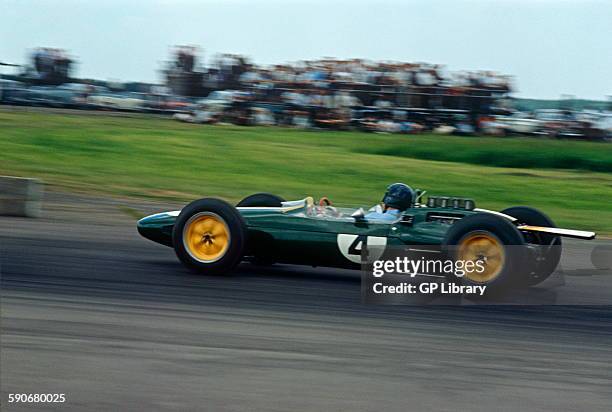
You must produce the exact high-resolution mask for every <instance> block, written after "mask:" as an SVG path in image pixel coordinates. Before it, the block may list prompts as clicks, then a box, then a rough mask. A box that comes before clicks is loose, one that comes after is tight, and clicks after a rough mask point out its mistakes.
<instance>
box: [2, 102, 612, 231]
mask: <svg viewBox="0 0 612 412" xmlns="http://www.w3.org/2000/svg"><path fill="white" fill-rule="evenodd" d="M549 144H550V145H551V146H548V145H549ZM404 147H411V148H412V149H406V150H408V151H407V152H402V151H401V150H404V149H403V148H404ZM419 147H427V148H429V149H431V150H434V149H435V151H437V152H444V151H449V152H453V151H455V152H456V151H464V152H465V153H464V156H472V155H471V154H470V152H471V151H472V150H480V153H489V155H490V156H507V155H509V154H511V153H515V152H519V153H526V152H537V153H536V154H533V156H544V155H543V154H542V153H539V152H540V151H544V152H546V151H549V152H550V153H557V154H559V155H561V154H563V153H566V152H567V153H569V154H571V155H572V156H578V157H580V158H582V157H583V156H584V157H585V158H590V157H591V156H594V158H595V159H600V160H597V162H600V163H601V162H603V163H602V164H606V162H607V161H609V160H610V157H612V156H610V153H611V152H610V146H607V145H605V144H597V143H586V142H569V141H541V142H540V141H537V140H535V139H495V138H491V139H481V138H461V137H440V136H408V137H398V136H393V135H372V134H362V133H349V132H325V133H320V132H308V131H297V130H290V129H282V128H247V127H237V126H201V125H190V124H181V123H178V122H174V121H170V120H166V119H150V118H120V117H111V116H102V115H94V116H91V115H85V114H73V115H61V114H48V113H29V112H14V113H13V112H8V111H0V173H2V174H10V175H24V176H31V177H38V178H41V179H43V180H44V181H46V182H47V183H51V184H54V185H58V186H60V187H62V188H65V189H69V190H75V191H86V192H97V193H105V194H111V195H116V196H135V197H147V198H162V199H172V200H182V201H183V200H184V201H186V200H192V199H195V198H197V197H202V196H219V197H223V198H226V199H228V200H231V201H236V200H239V199H240V198H242V197H243V196H246V195H248V194H250V193H253V192H258V191H267V192H273V193H277V194H280V195H282V196H284V197H286V198H298V197H302V196H304V195H307V194H310V195H313V196H315V197H316V196H323V195H327V196H330V197H331V199H332V200H336V201H337V202H338V203H341V204H373V203H375V202H377V201H379V200H380V197H381V195H382V192H383V191H384V188H385V186H386V185H387V184H388V183H391V182H395V181H403V182H406V183H408V184H410V185H412V186H413V187H419V188H422V189H426V190H428V192H429V193H431V194H447V195H456V196H468V197H473V198H474V199H476V202H477V204H478V205H479V206H481V207H487V208H492V209H502V208H504V207H508V206H512V205H531V206H534V207H538V208H540V209H542V210H544V211H545V212H546V213H548V214H549V215H550V216H551V217H552V218H553V219H554V220H555V221H556V222H557V223H558V224H559V225H561V226H565V227H570V228H581V229H591V230H596V231H598V232H603V233H607V234H610V233H612V208H611V207H610V204H611V201H612V196H611V193H612V176H611V175H610V174H609V173H601V172H593V171H586V170H557V169H552V170H542V169H534V168H524V167H523V168H518V167H513V168H506V167H490V166H483V165H474V164H466V163H463V162H461V161H460V160H455V161H453V162H449V161H433V160H423V159H416V158H412V157H404V154H406V153H409V150H415V151H418V150H421V149H419ZM395 148H399V149H401V150H400V152H399V153H395V152H394V151H395ZM429 149H428V150H429ZM383 150H388V151H389V153H384V154H380V153H379V152H380V151H383ZM423 150H425V149H423ZM415 153H416V152H415ZM391 154H394V155H391ZM415 156H416V155H415ZM419 156H420V155H419ZM449 156H450V155H449ZM453 156H454V155H453ZM478 156H484V155H482V154H481V155H478ZM424 157H425V158H427V156H424ZM485 157H486V156H485ZM456 159H459V158H456ZM602 159H603V160H602ZM606 159H607V160H606ZM447 160H449V159H447ZM485 163H486V162H485ZM551 164H552V163H551ZM597 164H599V163H597ZM534 166H535V164H534Z"/></svg>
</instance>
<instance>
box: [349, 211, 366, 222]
mask: <svg viewBox="0 0 612 412" xmlns="http://www.w3.org/2000/svg"><path fill="white" fill-rule="evenodd" d="M351 217H352V218H353V219H355V221H356V222H361V221H363V220H365V211H364V210H363V208H362V207H360V208H359V209H357V210H355V211H354V212H353V213H352V214H351Z"/></svg>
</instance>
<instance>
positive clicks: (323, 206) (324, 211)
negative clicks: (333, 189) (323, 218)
mask: <svg viewBox="0 0 612 412" xmlns="http://www.w3.org/2000/svg"><path fill="white" fill-rule="evenodd" d="M317 212H318V213H319V214H321V215H327V216H336V217H337V216H340V213H339V212H338V209H336V208H335V207H334V206H333V203H332V201H331V200H329V198H328V197H327V196H323V197H322V198H321V199H319V206H318V207H317Z"/></svg>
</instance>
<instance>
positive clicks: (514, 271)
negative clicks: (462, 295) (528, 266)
mask: <svg viewBox="0 0 612 412" xmlns="http://www.w3.org/2000/svg"><path fill="white" fill-rule="evenodd" d="M523 248H524V240H523V237H522V235H521V233H520V232H519V231H518V230H517V229H516V227H514V225H512V223H510V222H508V221H507V220H506V219H504V218H502V217H499V216H495V215H492V214H486V213H478V214H475V215H471V216H468V217H465V218H463V219H461V220H459V221H458V222H456V223H455V224H453V225H452V226H451V228H450V229H449V231H448V232H447V234H446V237H445V239H444V241H443V249H444V251H445V252H446V254H447V256H448V257H450V258H451V259H452V260H454V261H455V262H456V266H457V267H459V266H458V265H459V262H460V261H461V265H463V267H464V270H463V273H464V274H463V276H462V277H455V276H451V280H452V281H454V282H458V281H460V283H462V284H464V285H471V286H476V285H486V286H488V288H487V291H488V292H491V291H494V290H495V291H498V292H499V291H503V288H507V287H513V286H516V285H518V284H519V283H520V280H521V279H522V278H523V277H524V269H523V264H522V261H521V258H522V251H523ZM468 262H472V263H468ZM468 267H470V268H471V270H468Z"/></svg>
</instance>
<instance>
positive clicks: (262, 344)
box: [0, 193, 612, 411]
mask: <svg viewBox="0 0 612 412" xmlns="http://www.w3.org/2000/svg"><path fill="white" fill-rule="evenodd" d="M45 207H46V210H45V213H44V216H43V218H41V219H24V218H8V217H3V218H0V235H1V238H0V240H1V242H2V243H1V249H0V251H1V262H0V263H1V267H0V270H1V279H0V280H1V281H0V286H1V295H0V296H1V307H0V309H1V314H2V319H1V320H2V325H1V327H2V329H1V335H0V338H1V341H0V344H1V371H0V378H1V381H0V383H1V386H2V387H1V392H2V394H1V396H2V399H1V400H2V410H3V411H9V410H84V411H111V410H112V411H115V410H176V411H186V410H213V411H217V410H230V411H232V410H271V411H290V410H322V411H333V410H372V411H379V410H384V411H394V410H397V411H407V410H414V411H426V410H435V411H468V410H469V411H480V410H483V411H484V410H487V411H490V410H496V411H516V410H523V411H563V410H568V411H574V410H584V411H610V410H612V390H611V389H610V388H612V370H611V369H612V368H611V367H610V365H611V364H612V345H611V343H612V309H611V307H610V306H605V305H593V306H576V305H572V303H574V304H575V303H580V300H581V299H587V301H588V302H592V303H606V302H610V301H609V300H607V299H608V297H606V296H605V294H604V295H601V293H600V292H601V291H602V290H603V289H605V288H606V287H605V286H603V285H607V287H608V288H609V287H610V281H609V279H610V275H609V272H606V273H604V272H601V271H597V270H594V269H587V268H585V267H584V265H583V264H579V265H578V268H571V267H569V268H568V269H567V271H566V276H565V277H564V278H563V280H562V281H561V283H562V284H561V285H552V286H550V287H549V288H547V289H546V290H537V291H535V292H533V293H535V295H536V296H537V297H538V298H542V299H545V298H546V297H548V298H550V297H551V296H552V297H553V298H552V300H550V301H547V302H548V303H553V302H555V303H565V305H563V306H550V305H547V306H529V307H524V306H516V305H505V306H481V305H470V304H469V302H466V303H465V304H464V305H463V306H436V305H433V306H432V305H429V306H373V305H363V304H362V303H361V301H360V277H359V273H357V272H351V271H340V270H329V269H324V268H318V269H314V268H302V267H293V266H282V265H281V266H272V267H269V268H261V267H256V266H252V265H249V264H242V265H241V266H240V267H239V270H238V272H237V273H236V274H235V275H234V276H231V277H223V278H219V277H208V276H197V275H193V274H191V273H190V272H188V271H187V270H186V269H184V268H183V267H182V266H181V265H180V264H179V262H178V261H177V259H176V257H175V256H174V253H173V251H172V250H171V249H169V248H166V247H164V246H159V245H156V244H154V243H152V242H149V241H147V240H145V239H142V238H140V237H139V235H138V234H137V233H136V230H135V227H134V224H135V219H134V217H132V216H130V211H131V210H132V209H127V207H131V208H133V209H137V210H139V211H143V212H153V211H156V210H162V209H165V208H166V207H165V206H160V205H155V204H138V205H134V204H131V203H129V202H123V201H115V200H108V199H98V198H91V197H82V196H69V195H59V194H54V193H51V194H49V195H47V199H46V203H45ZM581 248H584V246H580V244H579V243H577V242H573V243H572V242H570V243H569V244H568V246H567V248H566V249H568V250H569V253H570V254H571V253H574V254H576V255H581V254H583V252H584V251H583V249H581ZM566 266H567V265H566ZM606 282H607V283H606ZM568 290H569V292H567V291H568ZM572 291H574V292H575V293H572ZM608 296H609V295H608ZM589 299H590V300H589ZM9 393H64V394H66V403H64V404H38V405H35V404H30V405H16V404H8V403H7V399H8V394H9Z"/></svg>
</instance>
